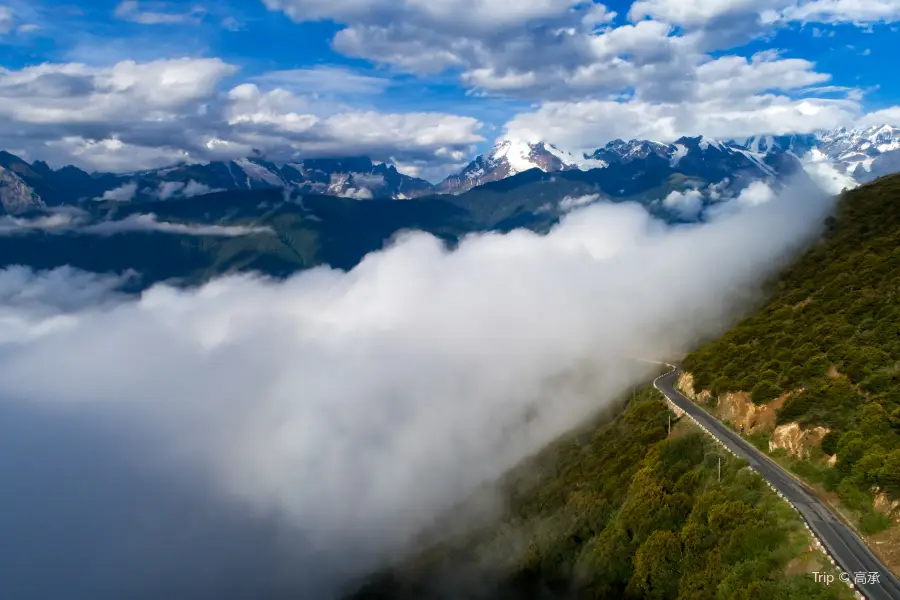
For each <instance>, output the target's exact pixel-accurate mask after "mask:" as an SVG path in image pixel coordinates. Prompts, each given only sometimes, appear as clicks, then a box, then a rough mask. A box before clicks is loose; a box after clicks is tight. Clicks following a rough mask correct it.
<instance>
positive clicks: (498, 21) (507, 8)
mask: <svg viewBox="0 0 900 600" xmlns="http://www.w3.org/2000/svg"><path fill="white" fill-rule="evenodd" d="M263 2H264V3H265V5H266V6H267V7H268V8H269V10H281V11H284V13H285V14H287V15H288V16H289V17H290V18H292V19H293V20H295V21H298V22H301V21H315V20H323V19H331V20H334V21H339V22H343V23H347V22H353V23H385V22H389V21H392V20H393V19H395V18H396V17H398V16H403V17H404V19H405V20H407V21H409V22H412V23H416V24H419V25H427V26H431V27H434V28H438V27H446V28H451V29H457V30H471V28H475V29H478V30H487V31H491V30H496V29H503V28H507V27H513V26H517V25H521V24H522V23H526V22H528V21H533V20H537V19H544V18H550V17H554V16H557V15H559V14H560V13H565V12H566V11H567V10H568V9H569V8H571V7H573V6H577V5H580V4H585V2H584V0H521V1H520V2H516V3H515V4H510V3H509V2H505V1H504V0H399V1H397V0H341V1H339V2H334V1H331V0H263Z"/></svg>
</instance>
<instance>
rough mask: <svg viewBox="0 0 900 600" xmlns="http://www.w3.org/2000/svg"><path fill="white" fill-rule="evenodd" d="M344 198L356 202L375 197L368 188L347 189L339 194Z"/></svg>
mask: <svg viewBox="0 0 900 600" xmlns="http://www.w3.org/2000/svg"><path fill="white" fill-rule="evenodd" d="M341 196H344V197H345V198H355V199H356V200H371V199H372V198H374V197H375V196H374V195H373V194H372V190H370V189H369V188H347V189H346V190H345V191H344V192H342V193H341Z"/></svg>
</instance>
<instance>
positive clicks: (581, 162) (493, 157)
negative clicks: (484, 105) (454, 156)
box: [437, 140, 607, 194]
mask: <svg viewBox="0 0 900 600" xmlns="http://www.w3.org/2000/svg"><path fill="white" fill-rule="evenodd" d="M606 166H607V163H606V162H605V161H603V160H598V159H594V158H588V157H585V156H580V157H579V156H576V155H574V154H571V153H569V152H565V151H563V150H560V149H559V148H557V147H556V146H554V145H553V144H548V143H547V142H537V143H528V142H523V141H516V140H502V141H500V142H498V143H497V144H496V145H495V146H494V147H493V149H491V151H490V152H489V153H486V154H481V155H479V156H478V157H476V158H475V160H473V161H472V162H470V163H469V164H468V165H466V167H465V168H463V170H462V171H460V172H459V173H457V174H455V175H451V176H450V177H447V178H446V179H445V180H444V181H442V182H441V183H440V184H439V185H438V186H437V191H438V192H440V193H444V194H461V193H463V192H466V191H468V190H470V189H472V188H473V187H477V186H479V185H483V184H485V183H490V182H492V181H499V180H501V179H506V178H507V177H511V176H513V175H516V174H518V173H522V172H524V171H528V170H531V169H540V170H541V171H544V172H545V173H552V172H554V171H567V170H570V169H580V170H583V171H585V170H589V169H602V168H604V167H606Z"/></svg>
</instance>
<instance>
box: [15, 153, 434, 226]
mask: <svg viewBox="0 0 900 600" xmlns="http://www.w3.org/2000/svg"><path fill="white" fill-rule="evenodd" d="M0 169H2V171H0V201H2V206H3V210H4V211H5V212H8V213H13V212H16V211H18V212H21V211H23V210H26V209H28V208H29V207H39V206H40V205H42V204H43V203H46V204H48V205H51V206H52V205H56V204H68V203H72V202H79V201H80V202H85V201H91V200H111V201H120V202H123V201H150V200H175V199H183V198H190V197H193V196H199V195H202V194H207V193H210V192H214V191H223V190H256V189H266V188H273V187H286V188H290V189H292V190H296V191H299V192H303V193H315V194H324V195H332V196H345V197H350V198H357V199H405V198H415V197H417V196H422V195H425V194H429V193H432V191H433V186H432V185H431V184H430V183H428V182H427V181H424V180H422V179H417V178H415V177H409V176H407V175H404V174H402V173H400V172H398V171H397V169H396V168H395V167H394V166H393V165H385V164H379V163H373V162H372V161H371V160H370V159H368V158H365V157H355V158H342V159H313V160H303V161H298V162H292V163H289V164H285V165H277V164H275V163H273V162H270V161H267V160H265V159H264V158H263V157H261V156H253V157H249V158H241V159H236V160H233V161H217V162H210V163H206V164H185V165H176V166H172V167H166V168H162V169H153V170H148V171H140V172H134V173H128V174H112V173H93V174H88V173H86V172H84V171H81V170H80V169H77V168H75V167H71V166H68V167H63V168H62V169H58V170H54V169H51V168H50V167H49V166H48V165H47V164H46V163H44V162H42V161H36V162H35V163H34V164H29V163H27V162H26V161H24V160H22V159H20V158H19V157H17V156H15V155H13V154H9V153H8V152H0Z"/></svg>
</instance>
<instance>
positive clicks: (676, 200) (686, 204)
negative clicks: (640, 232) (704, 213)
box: [663, 190, 703, 220]
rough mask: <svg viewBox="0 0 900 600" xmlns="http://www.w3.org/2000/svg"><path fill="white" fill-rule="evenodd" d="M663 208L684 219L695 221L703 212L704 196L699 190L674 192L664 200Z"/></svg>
mask: <svg viewBox="0 0 900 600" xmlns="http://www.w3.org/2000/svg"><path fill="white" fill-rule="evenodd" d="M663 206H665V207H666V208H668V209H669V210H672V211H673V212H675V213H677V214H678V216H680V217H681V218H683V219H688V220H694V219H696V218H697V216H698V215H699V214H700V211H701V210H703V194H702V193H701V192H700V191H699V190H685V191H683V192H679V191H677V190H673V191H672V192H671V193H670V194H669V195H668V196H666V197H665V199H663Z"/></svg>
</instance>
